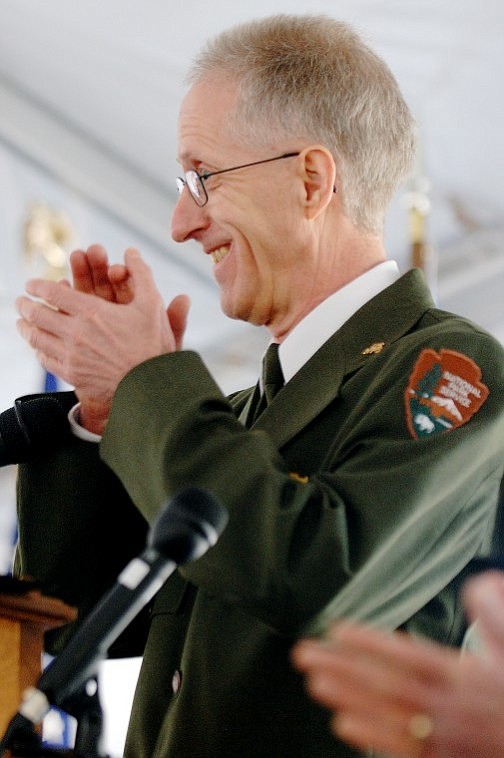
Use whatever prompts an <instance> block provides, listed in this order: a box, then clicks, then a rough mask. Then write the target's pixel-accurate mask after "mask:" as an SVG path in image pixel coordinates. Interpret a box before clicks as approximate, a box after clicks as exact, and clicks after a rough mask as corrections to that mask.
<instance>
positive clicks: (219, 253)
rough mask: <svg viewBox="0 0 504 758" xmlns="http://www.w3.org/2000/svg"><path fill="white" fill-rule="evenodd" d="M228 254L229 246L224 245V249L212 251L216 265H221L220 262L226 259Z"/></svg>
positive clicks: (219, 248)
mask: <svg viewBox="0 0 504 758" xmlns="http://www.w3.org/2000/svg"><path fill="white" fill-rule="evenodd" d="M228 253H229V245H223V246H222V247H218V248H216V249H215V250H212V252H211V253H210V256H211V258H212V260H213V262H214V263H219V261H221V260H222V259H223V258H225V257H226V255H227V254H228Z"/></svg>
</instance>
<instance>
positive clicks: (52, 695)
mask: <svg viewBox="0 0 504 758" xmlns="http://www.w3.org/2000/svg"><path fill="white" fill-rule="evenodd" d="M227 521H228V514H227V511H226V510H225V508H224V507H223V506H222V505H220V503H218V502H217V501H216V500H214V498H212V497H211V495H210V494H209V493H207V492H205V491H204V490H200V489H198V488H197V487H189V488H187V489H186V490H183V491H182V492H180V493H179V494H178V495H177V496H176V497H175V498H174V499H173V500H172V501H171V503H169V504H168V506H167V507H166V508H165V509H164V510H163V511H162V512H161V514H160V517H159V518H158V520H157V522H156V523H155V524H154V526H153V528H152V530H151V532H150V535H149V539H148V543H147V547H146V549H145V550H144V551H143V553H141V555H140V556H138V557H137V558H134V559H133V560H132V561H130V562H129V563H128V564H127V566H126V567H125V568H124V569H123V570H122V572H121V573H120V575H119V577H118V578H117V581H116V583H115V585H114V586H113V587H112V588H111V589H110V590H109V592H108V593H107V594H106V595H105V596H104V597H103V598H102V600H101V601H100V602H99V603H98V604H97V606H96V607H95V608H94V610H93V611H91V613H90V614H89V615H88V616H87V617H86V618H85V619H84V621H83V623H82V624H81V626H80V627H79V629H77V631H76V632H75V634H74V635H73V637H72V638H71V639H70V641H69V642H68V644H67V645H66V647H65V648H64V650H63V651H62V652H61V653H60V654H59V655H58V656H57V657H56V658H55V659H54V660H53V661H51V663H50V664H49V665H48V666H47V668H46V669H45V670H44V671H43V673H42V675H41V676H40V678H39V680H38V684H37V686H36V687H29V688H28V689H27V690H25V693H24V698H23V702H22V704H21V707H20V710H19V711H18V712H17V713H16V714H15V716H14V717H13V718H12V719H11V722H10V724H9V726H8V727H7V731H6V733H5V736H4V737H3V739H2V740H1V742H0V756H2V755H3V754H4V752H5V751H6V750H10V758H25V757H26V758H31V757H32V756H33V757H34V758H35V757H37V758H38V756H52V755H57V754H58V752H59V754H61V751H57V750H56V751H54V750H50V749H49V750H46V749H45V748H43V747H42V746H41V741H40V738H39V737H38V735H37V733H36V731H35V729H34V728H33V727H34V725H35V724H40V723H41V721H42V719H43V718H44V716H45V715H46V713H47V712H48V710H49V708H50V706H51V705H53V706H54V705H57V706H58V707H59V708H62V710H64V711H66V712H67V713H70V715H72V716H75V717H76V718H77V721H78V724H79V728H78V730H77V736H76V744H75V748H74V750H73V751H70V752H68V751H67V752H66V755H68V756H75V758H108V757H107V756H104V755H103V754H102V753H101V751H100V737H101V727H102V710H101V706H100V702H99V698H98V684H97V681H96V666H97V664H98V662H99V661H100V660H102V659H103V658H105V657H106V653H107V651H108V649H109V647H110V645H111V644H112V643H113V642H114V641H115V640H116V639H117V637H118V636H119V635H120V634H121V632H123V631H124V629H125V628H126V627H127V626H128V624H129V623H130V622H131V621H132V620H133V619H134V618H135V616H136V615H137V614H138V612H139V611H140V609H141V608H143V607H144V606H145V605H146V604H147V603H148V602H149V600H151V598H152V597H153V596H154V595H155V593H156V592H157V591H158V590H159V589H160V588H161V587H162V586H163V584H164V583H165V581H166V580H167V579H168V577H169V576H170V575H171V574H172V573H173V571H174V570H175V568H176V567H177V566H178V565H180V564H183V563H187V562H188V561H193V560H196V559H197V558H199V557H200V556H202V555H203V554H204V553H205V552H206V551H207V550H208V548H209V547H211V546H212V545H214V544H215V542H216V541H217V539H218V538H219V536H220V534H221V532H222V530H223V529H224V528H225V526H226V524H227ZM13 748H15V750H16V752H13Z"/></svg>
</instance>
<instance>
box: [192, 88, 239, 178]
mask: <svg viewBox="0 0 504 758" xmlns="http://www.w3.org/2000/svg"><path fill="white" fill-rule="evenodd" d="M221 85H222V86H220V85H219V83H218V82H217V81H216V80H215V79H205V80H202V81H199V82H196V83H195V84H193V85H192V86H191V88H190V89H189V90H188V91H187V93H186V95H185V96H184V98H183V100H182V103H181V105H180V110H179V117H178V145H179V147H178V157H179V161H180V162H181V163H187V162H191V161H192V160H197V159H200V158H201V157H202V156H201V155H198V154H197V153H199V152H200V150H202V149H205V148H218V147H219V146H223V145H224V144H225V143H226V141H227V142H229V134H228V128H227V127H228V125H229V115H230V113H231V111H232V109H233V106H234V103H235V98H236V88H235V87H234V86H231V85H229V83H228V84H226V82H224V83H223V82H222V81H221ZM226 135H227V136H226Z"/></svg>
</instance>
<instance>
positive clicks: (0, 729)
mask: <svg viewBox="0 0 504 758" xmlns="http://www.w3.org/2000/svg"><path fill="white" fill-rule="evenodd" d="M2 578H3V579H4V581H5V580H6V579H7V577H2ZM12 584H13V585H15V586H16V593H14V592H13V591H10V590H9V589H7V591H5V592H4V591H2V590H1V589H0V736H1V735H3V734H4V733H5V730H6V729H7V726H8V724H9V722H10V720H11V718H12V716H13V715H14V714H15V713H16V712H17V711H18V709H19V705H20V702H21V696H22V694H23V692H24V690H25V689H26V688H27V687H30V686H33V685H35V684H36V683H37V681H38V679H39V676H40V674H41V659H42V652H43V645H44V632H46V631H47V630H48V629H53V628H55V627H58V626H62V625H63V624H67V623H68V622H70V621H73V620H74V619H75V618H76V615H77V612H76V610H75V609H74V608H71V607H70V606H68V605H66V604H65V603H63V602H62V601H61V600H57V599H56V598H52V597H48V596H45V595H42V594H41V593H40V592H39V591H38V590H33V589H29V590H28V591H27V592H22V583H21V582H20V581H18V580H16V579H13V580H12ZM3 587H4V588H5V584H4V585H3ZM7 587H8V585H7ZM27 587H30V585H29V583H27Z"/></svg>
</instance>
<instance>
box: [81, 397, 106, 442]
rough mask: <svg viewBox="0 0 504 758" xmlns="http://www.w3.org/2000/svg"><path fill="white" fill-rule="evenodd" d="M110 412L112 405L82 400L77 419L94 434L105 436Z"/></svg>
mask: <svg viewBox="0 0 504 758" xmlns="http://www.w3.org/2000/svg"><path fill="white" fill-rule="evenodd" d="M109 414H110V406H109V405H108V404H104V403H98V402H95V401H92V400H81V402H80V405H79V409H78V411H77V421H78V423H79V424H80V426H82V427H83V428H84V429H86V430H87V431H88V432H91V433H92V434H97V435H100V436H103V433H104V431H105V428H106V426H107V422H108V418H109Z"/></svg>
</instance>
